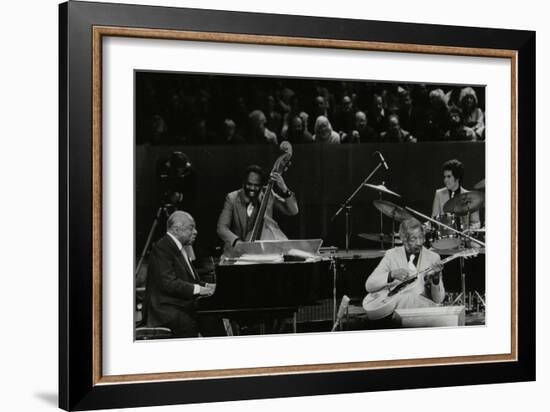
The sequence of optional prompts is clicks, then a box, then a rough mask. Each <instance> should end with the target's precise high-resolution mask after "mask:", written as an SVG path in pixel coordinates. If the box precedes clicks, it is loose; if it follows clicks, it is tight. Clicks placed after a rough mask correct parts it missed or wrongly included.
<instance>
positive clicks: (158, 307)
mask: <svg viewBox="0 0 550 412" xmlns="http://www.w3.org/2000/svg"><path fill="white" fill-rule="evenodd" d="M166 226H167V227H166V234H165V235H164V237H162V238H161V239H160V240H159V241H158V242H157V243H155V245H154V246H153V249H152V251H151V255H150V258H149V267H148V270H147V281H146V289H145V298H144V305H143V317H144V321H145V325H146V326H147V327H166V328H169V329H170V330H171V332H172V337H176V338H188V337H197V336H199V333H200V335H202V336H219V335H223V334H225V333H224V332H223V325H222V324H221V320H218V319H215V318H212V317H198V316H197V315H196V306H197V299H199V298H201V297H206V296H211V295H212V294H213V293H214V290H215V285H212V284H208V283H204V282H201V280H200V279H199V275H198V273H197V271H196V270H195V268H194V267H193V265H192V263H191V260H190V258H189V256H188V252H187V251H186V249H187V248H186V247H187V246H190V245H192V244H193V242H194V241H195V239H196V237H197V233H198V232H197V229H196V225H195V220H194V219H193V217H192V216H191V215H190V214H189V213H186V212H183V211H176V212H174V213H172V214H171V215H170V216H169V217H168V221H167V224H166Z"/></svg>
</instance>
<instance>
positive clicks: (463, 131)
mask: <svg viewBox="0 0 550 412" xmlns="http://www.w3.org/2000/svg"><path fill="white" fill-rule="evenodd" d="M445 140H453V141H474V140H477V136H476V133H475V132H474V130H473V129H471V128H470V127H468V126H466V125H465V124H464V123H463V122H462V111H461V110H460V109H459V108H458V107H451V108H450V109H449V130H447V133H445Z"/></svg>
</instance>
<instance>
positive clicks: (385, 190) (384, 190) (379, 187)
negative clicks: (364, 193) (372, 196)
mask: <svg viewBox="0 0 550 412" xmlns="http://www.w3.org/2000/svg"><path fill="white" fill-rule="evenodd" d="M365 186H368V187H370V188H371V189H374V190H378V191H379V192H381V193H387V194H388V195H392V196H397V197H401V195H398V194H397V193H395V192H392V191H391V190H390V189H388V188H387V187H386V186H384V185H371V184H370V183H365Z"/></svg>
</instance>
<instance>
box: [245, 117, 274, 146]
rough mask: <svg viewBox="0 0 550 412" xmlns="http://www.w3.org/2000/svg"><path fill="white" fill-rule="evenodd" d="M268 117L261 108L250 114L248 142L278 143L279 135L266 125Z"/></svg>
mask: <svg viewBox="0 0 550 412" xmlns="http://www.w3.org/2000/svg"><path fill="white" fill-rule="evenodd" d="M266 122H267V119H266V118H265V115H264V113H263V112H262V111H261V110H254V111H253V112H251V113H250V114H249V115H248V125H249V129H248V130H249V132H248V142H249V143H270V144H277V142H278V140H277V135H276V134H275V133H273V132H272V131H271V130H269V129H268V128H267V127H266Z"/></svg>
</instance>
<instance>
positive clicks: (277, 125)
mask: <svg viewBox="0 0 550 412" xmlns="http://www.w3.org/2000/svg"><path fill="white" fill-rule="evenodd" d="M275 103H276V102H275V98H274V97H273V96H272V95H269V96H267V97H266V108H265V115H266V118H267V123H266V127H267V128H268V129H269V130H271V131H272V132H273V133H275V134H276V135H277V136H279V135H280V134H281V129H282V127H283V117H282V116H281V114H280V113H279V112H277V111H276V110H275Z"/></svg>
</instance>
